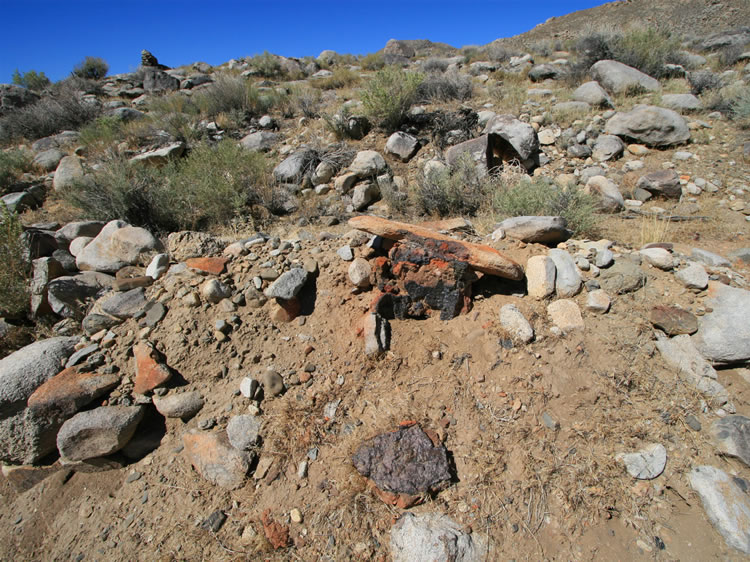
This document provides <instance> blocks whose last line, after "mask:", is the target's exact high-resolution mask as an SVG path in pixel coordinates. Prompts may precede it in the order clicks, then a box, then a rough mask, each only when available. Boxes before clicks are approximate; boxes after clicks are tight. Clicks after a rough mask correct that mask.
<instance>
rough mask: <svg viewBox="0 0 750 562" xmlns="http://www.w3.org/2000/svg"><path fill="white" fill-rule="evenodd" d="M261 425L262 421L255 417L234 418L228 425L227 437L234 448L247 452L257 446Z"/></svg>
mask: <svg viewBox="0 0 750 562" xmlns="http://www.w3.org/2000/svg"><path fill="white" fill-rule="evenodd" d="M260 425H261V422H260V419H259V418H257V417H255V416H248V415H243V416H233V417H232V419H231V420H229V423H228V424H227V437H228V438H229V442H230V443H231V444H232V447H234V448H235V449H239V450H240V451H247V450H250V449H251V448H252V447H253V446H255V445H257V444H258V433H259V432H260Z"/></svg>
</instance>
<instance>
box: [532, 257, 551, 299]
mask: <svg viewBox="0 0 750 562" xmlns="http://www.w3.org/2000/svg"><path fill="white" fill-rule="evenodd" d="M555 275H556V269H555V262H554V261H552V259H551V258H549V257H548V256H532V257H530V258H529V259H528V261H527V262H526V287H527V290H528V292H529V296H530V297H533V298H535V299H537V300H541V299H544V298H547V297H548V296H550V295H551V294H553V293H554V292H555Z"/></svg>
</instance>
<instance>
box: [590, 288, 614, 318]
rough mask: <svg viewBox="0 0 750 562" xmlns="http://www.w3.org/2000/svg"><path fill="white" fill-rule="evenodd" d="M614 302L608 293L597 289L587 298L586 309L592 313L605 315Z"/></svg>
mask: <svg viewBox="0 0 750 562" xmlns="http://www.w3.org/2000/svg"><path fill="white" fill-rule="evenodd" d="M611 305H612V301H611V299H610V298H609V295H608V294H607V292H606V291H603V290H601V289H596V290H594V291H591V292H590V293H589V294H588V296H587V297H586V309H587V310H590V311H591V312H597V313H599V314H604V313H606V312H607V311H608V310H609V307H610V306H611Z"/></svg>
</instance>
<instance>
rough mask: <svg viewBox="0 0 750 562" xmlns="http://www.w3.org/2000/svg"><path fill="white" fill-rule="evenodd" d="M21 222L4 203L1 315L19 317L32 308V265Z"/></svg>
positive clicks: (0, 247)
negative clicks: (23, 241) (30, 279)
mask: <svg viewBox="0 0 750 562" xmlns="http://www.w3.org/2000/svg"><path fill="white" fill-rule="evenodd" d="M22 233H23V226H22V225H21V220H20V219H19V218H18V215H17V214H16V213H11V212H10V211H9V210H8V207H6V206H5V204H4V203H2V202H0V263H2V264H3V266H2V267H0V316H3V317H11V318H18V317H20V316H23V314H24V312H25V311H26V310H27V309H28V306H29V291H28V279H29V265H28V263H27V262H26V258H25V257H24V254H25V248H24V245H23V243H22V242H21V239H20V236H21V234H22Z"/></svg>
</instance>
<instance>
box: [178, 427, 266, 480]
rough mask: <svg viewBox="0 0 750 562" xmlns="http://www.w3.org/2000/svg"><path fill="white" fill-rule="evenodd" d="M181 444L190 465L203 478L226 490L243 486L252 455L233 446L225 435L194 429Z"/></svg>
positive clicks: (183, 438) (185, 436) (184, 437)
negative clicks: (183, 446)
mask: <svg viewBox="0 0 750 562" xmlns="http://www.w3.org/2000/svg"><path fill="white" fill-rule="evenodd" d="M182 442H183V444H184V445H185V454H186V455H187V457H188V459H189V460H190V463H191V464H192V465H193V467H195V470H197V471H198V473H199V474H200V475H201V476H202V477H203V478H205V479H206V480H208V481H209V482H211V483H212V484H215V485H217V486H220V487H222V488H226V489H227V490H236V489H237V488H240V487H241V486H242V485H243V484H244V482H245V477H246V476H247V471H248V470H249V469H250V462H251V460H252V458H253V455H252V454H251V453H248V452H244V451H238V450H237V449H235V448H234V447H232V446H231V445H230V443H229V439H228V438H227V436H226V433H224V432H221V433H205V432H199V431H197V430H193V431H191V432H189V433H186V434H185V435H183V436H182Z"/></svg>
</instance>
